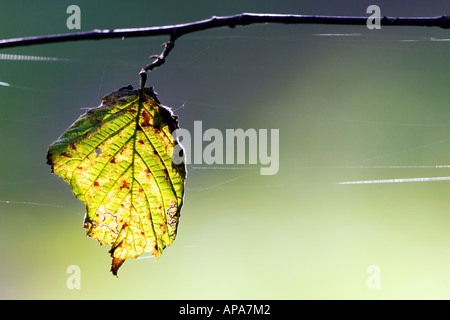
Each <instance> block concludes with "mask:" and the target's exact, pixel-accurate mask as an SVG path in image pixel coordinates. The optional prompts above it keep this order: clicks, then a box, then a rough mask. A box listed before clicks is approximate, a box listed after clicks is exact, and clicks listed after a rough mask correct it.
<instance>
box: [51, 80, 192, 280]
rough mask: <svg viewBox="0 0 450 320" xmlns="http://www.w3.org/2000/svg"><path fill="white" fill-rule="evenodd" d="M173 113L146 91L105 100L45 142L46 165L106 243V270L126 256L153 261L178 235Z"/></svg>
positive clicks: (181, 171) (180, 177)
mask: <svg viewBox="0 0 450 320" xmlns="http://www.w3.org/2000/svg"><path fill="white" fill-rule="evenodd" d="M177 128H178V121H177V117H176V116H174V115H173V114H172V112H171V110H170V109H168V108H166V107H164V106H162V105H161V104H160V103H159V101H158V99H157V97H156V95H155V93H154V92H153V90H152V89H151V88H144V89H142V90H134V89H133V87H132V86H128V87H124V88H121V89H119V90H118V91H115V92H112V93H111V94H109V95H107V96H106V97H104V98H103V102H102V104H101V105H100V106H99V107H97V108H94V109H90V110H89V111H88V112H86V113H85V114H84V115H82V116H81V117H80V118H79V119H78V120H77V121H76V122H75V123H74V124H73V125H72V126H71V127H70V128H69V129H67V131H65V132H64V133H63V135H62V136H61V137H60V138H59V139H58V140H57V141H55V142H54V143H53V144H52V145H50V147H49V150H48V154H47V163H48V164H49V165H50V166H51V168H52V172H53V173H56V174H57V175H59V176H60V177H61V178H63V179H64V180H65V181H66V182H67V183H68V184H69V185H70V187H71V188H72V191H73V193H74V195H75V196H76V197H77V198H78V199H79V200H81V201H83V202H84V203H85V204H86V216H85V220H84V228H85V229H86V232H87V235H88V236H90V237H92V238H94V239H97V240H98V241H99V242H100V244H109V245H111V250H110V253H111V256H112V265H111V271H112V273H113V274H114V275H116V276H117V271H118V269H119V268H120V266H121V265H122V263H123V262H124V261H125V260H126V259H127V258H136V257H138V256H139V255H141V254H142V253H143V252H151V253H152V254H153V255H154V256H155V257H156V258H159V257H160V256H161V253H162V251H163V249H164V248H165V247H166V246H169V245H170V244H171V243H172V242H173V241H174V240H175V236H176V234H177V226H178V220H179V217H180V210H181V206H182V203H183V193H184V182H185V177H186V170H185V166H184V164H183V163H182V164H181V165H175V164H174V163H173V162H172V153H173V149H174V147H175V145H177V141H176V140H175V139H174V138H173V137H172V132H173V131H174V130H175V129H177Z"/></svg>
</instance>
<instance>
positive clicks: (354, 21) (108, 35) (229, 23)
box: [0, 13, 450, 49]
mask: <svg viewBox="0 0 450 320" xmlns="http://www.w3.org/2000/svg"><path fill="white" fill-rule="evenodd" d="M367 18H368V17H347V16H316V15H292V14H257V13H242V14H238V15H233V16H224V17H212V18H210V19H207V20H202V21H196V22H191V23H185V24H178V25H172V26H161V27H149V28H134V29H111V30H109V29H106V30H97V29H96V30H92V31H88V32H77V33H70V34H55V35H47V36H37V37H26V38H16V39H6V40H0V49H2V48H13V47H20V46H29V45H36V44H48V43H57V42H66V41H80V40H101V39H113V38H122V37H125V38H131V37H149V36H161V35H170V36H172V37H173V40H175V39H176V38H179V37H181V36H182V35H185V34H188V33H192V32H197V31H202V30H206V29H212V28H219V27H231V28H233V27H236V26H245V25H249V24H255V23H283V24H335V25H366V23H367ZM381 26H422V27H440V28H444V29H448V28H450V17H449V16H447V15H443V16H437V17H383V18H382V19H381Z"/></svg>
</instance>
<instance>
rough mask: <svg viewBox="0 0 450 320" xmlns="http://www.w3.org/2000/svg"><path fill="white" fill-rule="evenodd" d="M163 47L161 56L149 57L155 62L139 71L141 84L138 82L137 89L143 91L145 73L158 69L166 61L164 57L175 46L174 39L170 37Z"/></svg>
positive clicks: (145, 78) (145, 79)
mask: <svg viewBox="0 0 450 320" xmlns="http://www.w3.org/2000/svg"><path fill="white" fill-rule="evenodd" d="M163 46H164V50H163V52H161V54H160V55H159V56H158V55H156V56H151V57H150V58H154V59H155V60H154V61H153V62H152V63H150V64H148V65H146V66H145V67H143V68H142V69H141V71H140V72H139V76H140V77H141V82H140V86H139V87H140V88H141V89H144V87H145V82H146V81H147V71H152V70H153V69H154V68H156V67H159V66H160V65H162V64H163V63H164V62H165V61H166V57H167V56H168V55H169V52H170V51H171V50H172V49H173V47H174V46H175V40H174V38H173V37H170V40H169V41H167V42H166V43H164V44H163Z"/></svg>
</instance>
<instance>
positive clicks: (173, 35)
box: [0, 13, 450, 86]
mask: <svg viewBox="0 0 450 320" xmlns="http://www.w3.org/2000/svg"><path fill="white" fill-rule="evenodd" d="M367 19H368V17H353V16H319V15H294V14H258V13H242V14H237V15H233V16H223V17H212V18H210V19H206V20H201V21H196V22H191V23H185V24H177V25H171V26H160V27H149V28H134V29H105V30H98V29H96V30H92V31H88V32H77V33H71V34H55V35H46V36H36V37H25V38H15V39H5V40H0V49H3V48H14V47H20V46H30V45H37V44H49V43H58V42H66V41H80V40H101V39H113V38H124V37H126V38H132V37H149V36H161V35H169V36H170V40H169V41H168V42H167V43H166V44H165V48H164V51H163V52H162V53H161V55H159V56H157V57H156V60H155V61H153V62H152V63H151V64H149V65H148V66H146V67H144V68H142V69H141V71H140V73H139V74H140V77H141V86H142V85H145V81H146V75H145V73H146V71H150V70H152V69H153V68H155V67H157V66H160V65H161V64H163V63H164V61H165V58H166V57H167V55H168V54H169V52H170V50H172V48H173V46H174V43H175V40H176V39H177V38H179V37H181V36H183V35H185V34H188V33H192V32H197V31H202V30H207V29H212V28H219V27H230V28H234V27H236V26H246V25H249V24H256V23H282V24H334V25H364V26H365V25H366V24H367ZM380 25H381V26H422V27H439V28H444V29H449V28H450V17H449V16H447V15H442V16H436V17H383V18H381V19H380Z"/></svg>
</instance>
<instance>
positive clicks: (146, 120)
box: [141, 110, 152, 127]
mask: <svg viewBox="0 0 450 320" xmlns="http://www.w3.org/2000/svg"><path fill="white" fill-rule="evenodd" d="M151 120H152V117H151V116H150V115H149V114H148V112H147V111H145V110H143V111H142V122H141V127H149V126H151V123H150V121H151Z"/></svg>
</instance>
